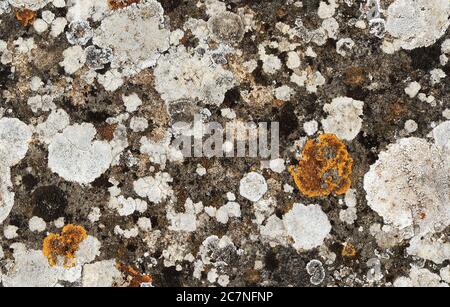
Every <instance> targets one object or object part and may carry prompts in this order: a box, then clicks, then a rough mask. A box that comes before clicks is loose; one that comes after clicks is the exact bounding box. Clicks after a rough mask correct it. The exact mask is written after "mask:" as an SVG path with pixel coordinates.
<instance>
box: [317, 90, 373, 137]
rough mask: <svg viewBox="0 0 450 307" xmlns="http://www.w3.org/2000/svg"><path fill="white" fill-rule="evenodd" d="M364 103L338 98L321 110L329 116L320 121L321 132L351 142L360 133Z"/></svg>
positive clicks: (347, 98)
mask: <svg viewBox="0 0 450 307" xmlns="http://www.w3.org/2000/svg"><path fill="white" fill-rule="evenodd" d="M363 107H364V102H362V101H359V100H354V99H352V98H349V97H338V98H335V99H333V101H332V102H331V104H326V105H325V106H324V108H323V110H324V111H325V112H327V113H328V114H329V115H328V117H327V118H325V119H323V120H322V126H323V130H324V131H325V132H326V133H332V134H335V135H336V136H337V137H338V138H340V139H343V140H347V141H351V140H353V139H354V138H355V137H356V136H357V135H358V133H359V131H361V127H362V122H363V121H362V119H361V116H362V115H363Z"/></svg>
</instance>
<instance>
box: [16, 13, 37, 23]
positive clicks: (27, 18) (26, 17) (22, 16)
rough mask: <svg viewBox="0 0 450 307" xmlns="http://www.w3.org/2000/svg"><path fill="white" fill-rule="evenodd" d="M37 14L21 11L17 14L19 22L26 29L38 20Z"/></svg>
mask: <svg viewBox="0 0 450 307" xmlns="http://www.w3.org/2000/svg"><path fill="white" fill-rule="evenodd" d="M36 15H37V14H36V12H35V11H31V10H26V9H25V10H20V11H17V12H16V18H17V20H18V21H19V22H20V23H21V24H22V26H24V27H26V26H28V25H29V24H31V23H32V22H33V21H34V20H35V19H36Z"/></svg>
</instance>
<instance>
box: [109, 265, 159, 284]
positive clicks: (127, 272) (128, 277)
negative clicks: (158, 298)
mask: <svg viewBox="0 0 450 307" xmlns="http://www.w3.org/2000/svg"><path fill="white" fill-rule="evenodd" d="M117 268H118V269H119V271H121V272H122V274H123V275H124V277H125V278H124V279H125V282H127V284H128V287H130V288H139V287H140V286H141V285H142V284H148V283H151V282H152V281H153V279H152V277H151V276H149V275H143V274H141V273H139V272H138V271H137V270H135V269H134V268H133V267H131V266H129V265H125V264H123V263H118V264H117Z"/></svg>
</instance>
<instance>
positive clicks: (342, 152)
mask: <svg viewBox="0 0 450 307" xmlns="http://www.w3.org/2000/svg"><path fill="white" fill-rule="evenodd" d="M302 156H303V159H302V160H301V161H300V162H299V164H298V166H291V167H290V168H289V172H290V173H291V175H292V177H293V178H294V181H295V183H296V185H297V187H298V189H299V190H300V192H301V193H302V194H304V195H306V196H308V197H324V196H329V195H331V194H335V195H342V194H345V193H346V192H347V191H348V189H350V187H351V184H352V181H351V178H350V176H351V174H352V168H353V160H352V158H351V157H350V155H349V153H348V151H347V147H346V146H345V144H344V143H342V141H341V140H339V139H338V138H337V137H336V135H334V134H322V135H321V136H319V139H318V140H317V141H315V140H308V141H307V143H306V145H305V147H304V149H303V151H302Z"/></svg>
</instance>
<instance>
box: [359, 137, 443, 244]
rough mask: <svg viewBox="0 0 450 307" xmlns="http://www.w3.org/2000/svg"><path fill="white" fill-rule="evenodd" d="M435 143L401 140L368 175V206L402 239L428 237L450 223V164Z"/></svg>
mask: <svg viewBox="0 0 450 307" xmlns="http://www.w3.org/2000/svg"><path fill="white" fill-rule="evenodd" d="M447 155H448V154H446V153H444V152H443V151H442V150H441V149H440V148H439V147H438V146H436V145H435V144H432V143H429V142H427V141H426V140H423V139H419V138H407V139H401V140H399V141H398V142H397V143H395V144H392V145H390V146H389V147H388V149H387V151H385V152H382V153H381V154H380V156H379V160H378V161H377V162H376V163H375V164H374V165H372V167H371V168H370V171H369V172H368V173H367V174H366V176H365V178H364V189H365V190H366V192H367V201H368V205H369V206H370V207H371V208H372V209H373V210H375V211H376V212H377V213H378V214H379V215H381V216H382V217H383V219H384V222H385V224H387V225H389V228H388V229H387V230H388V232H396V233H401V234H402V237H400V238H399V239H400V240H401V239H402V238H403V239H409V238H411V237H413V236H418V237H420V236H422V237H426V236H427V235H432V234H434V233H438V232H440V231H442V230H444V229H445V227H446V226H448V225H449V224H450V210H449V204H450V199H449V198H450V183H449V182H450V178H449V174H450V164H449V160H448V159H447Z"/></svg>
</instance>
